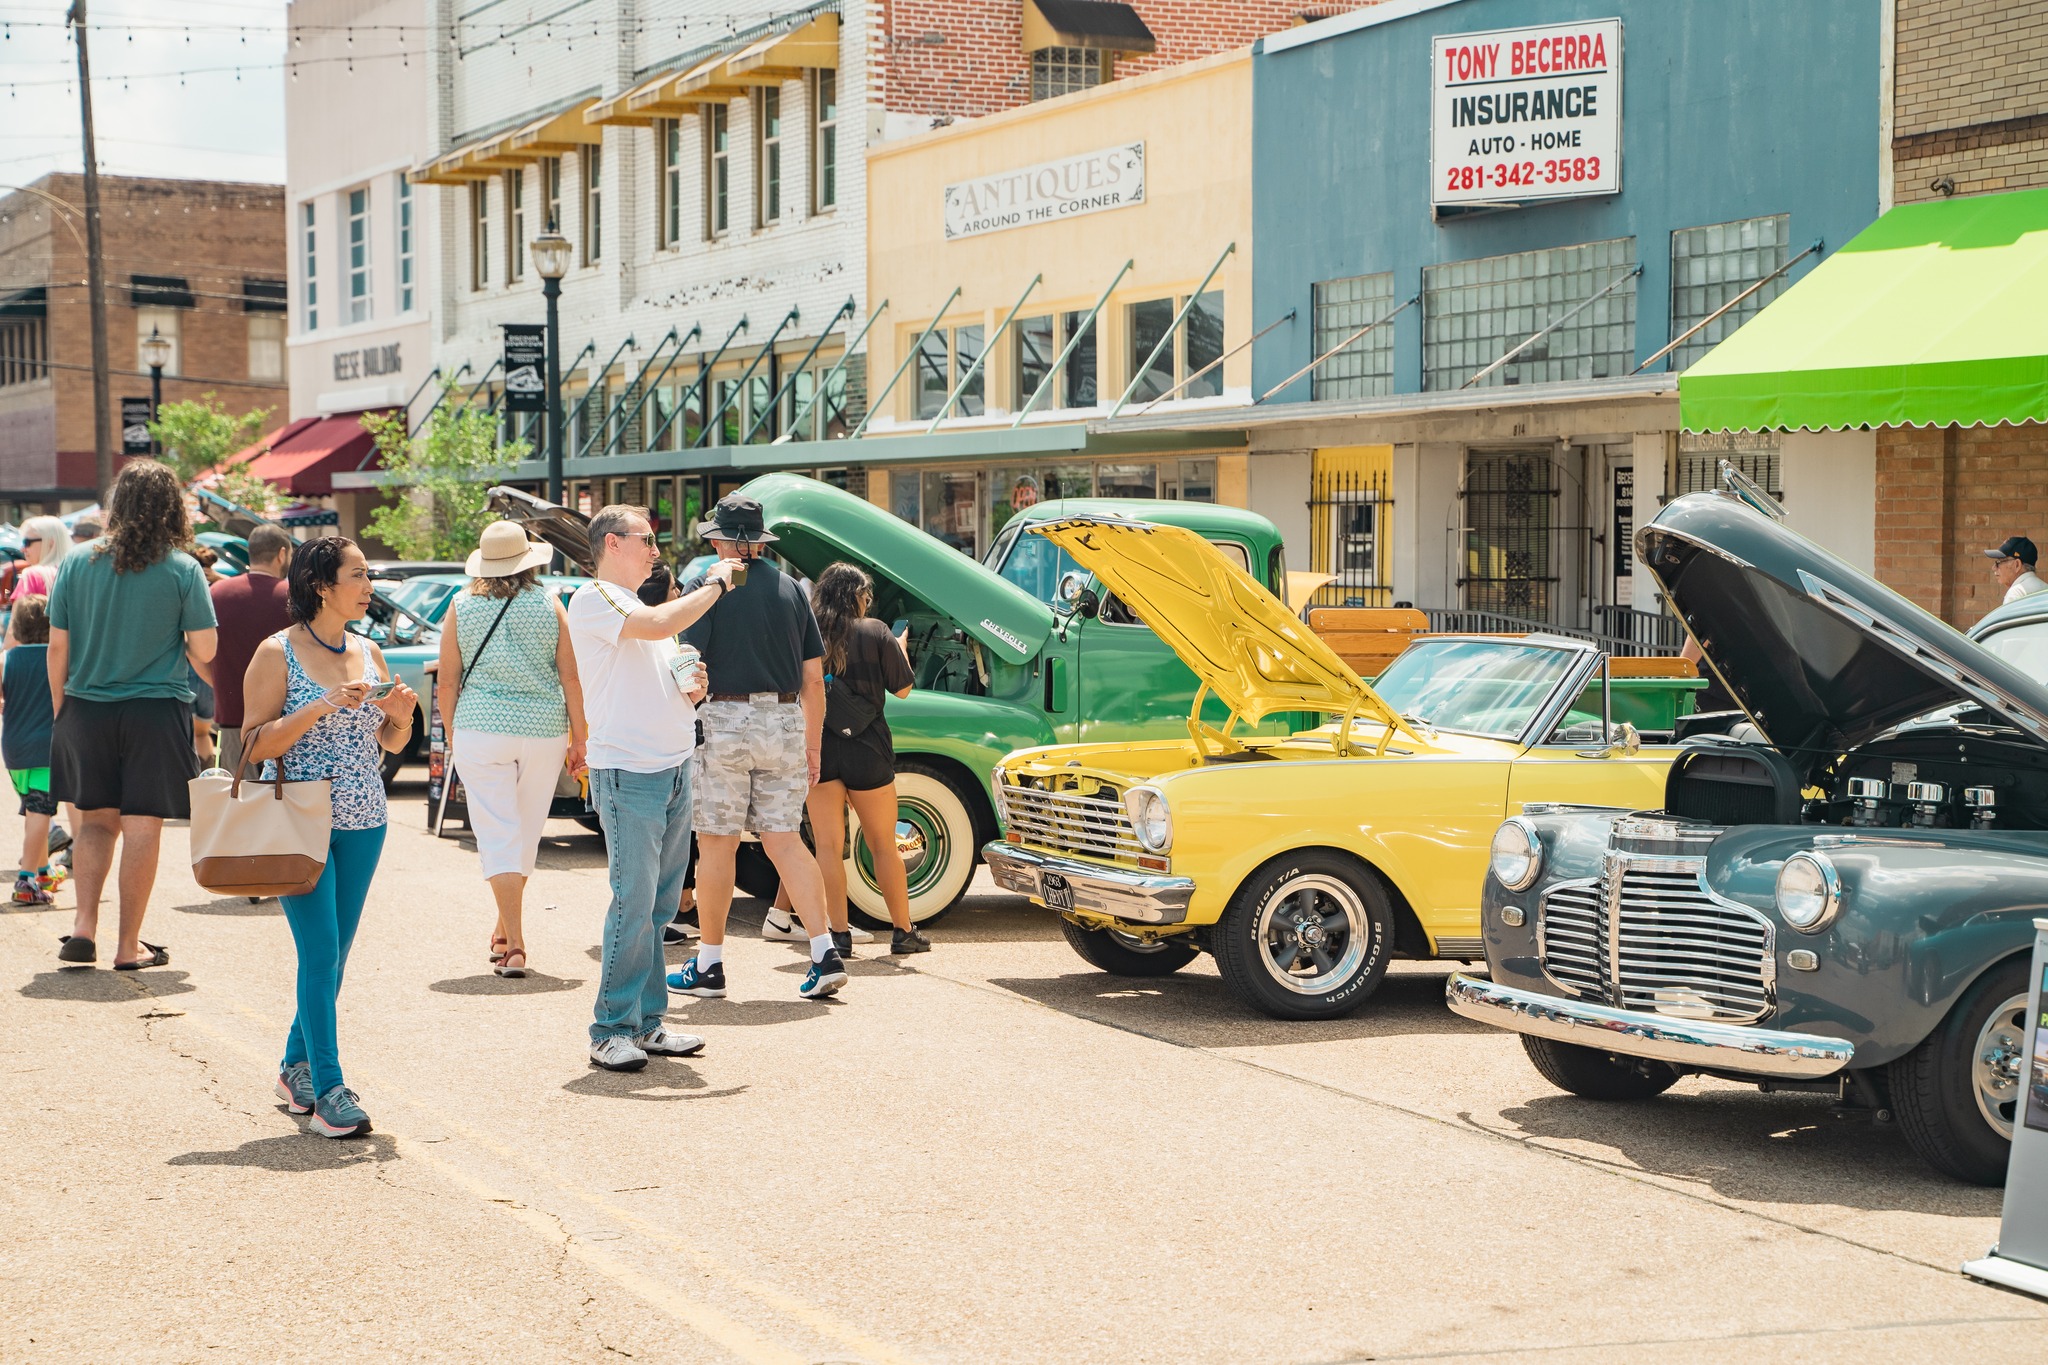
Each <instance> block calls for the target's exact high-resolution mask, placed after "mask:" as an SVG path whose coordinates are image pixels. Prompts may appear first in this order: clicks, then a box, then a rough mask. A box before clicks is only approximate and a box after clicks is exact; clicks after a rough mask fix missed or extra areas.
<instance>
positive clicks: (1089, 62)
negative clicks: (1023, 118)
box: [1031, 47, 1109, 100]
mask: <svg viewBox="0 0 2048 1365" xmlns="http://www.w3.org/2000/svg"><path fill="white" fill-rule="evenodd" d="M1108 79H1109V54H1108V53H1107V52H1096V51H1094V50H1092V49H1090V48H1085V47H1042V48H1040V49H1038V51H1036V52H1034V53H1032V54H1031V98H1032V99H1034V100H1049V99H1053V98H1055V97H1057V96H1060V95H1067V94H1072V93H1073V92H1074V91H1076V90H1087V89H1091V88H1093V87H1094V86H1098V85H1101V84H1102V83H1103V82H1104V81H1107V80H1108Z"/></svg>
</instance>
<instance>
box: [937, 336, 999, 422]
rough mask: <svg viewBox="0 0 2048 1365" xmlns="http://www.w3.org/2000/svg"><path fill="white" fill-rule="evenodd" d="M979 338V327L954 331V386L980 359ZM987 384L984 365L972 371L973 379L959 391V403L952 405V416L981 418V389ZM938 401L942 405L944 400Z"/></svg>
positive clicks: (986, 370) (986, 368)
mask: <svg viewBox="0 0 2048 1365" xmlns="http://www.w3.org/2000/svg"><path fill="white" fill-rule="evenodd" d="M981 338H982V329H981V328H979V327H960V328H956V329H954V332H953V363H954V365H955V366H957V368H956V369H955V370H954V372H953V382H954V383H955V384H958V383H959V382H960V381H961V380H962V379H963V378H965V377H966V375H967V372H968V370H970V369H973V368H974V362H975V361H977V360H979V359H981V347H982V340H981ZM987 382H988V367H987V366H986V365H984V366H982V367H981V368H980V369H978V370H975V371H974V378H973V379H971V380H969V381H968V382H967V385H966V387H965V388H963V389H961V390H960V401H959V402H957V403H955V404H954V405H953V413H952V415H953V416H955V417H979V416H981V413H982V402H981V395H982V389H983V387H984V386H985V385H986V384H987ZM939 401H940V402H941V403H943V402H945V399H943V398H941V399H940V400H939Z"/></svg>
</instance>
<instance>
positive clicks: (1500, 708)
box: [1372, 640, 1580, 739]
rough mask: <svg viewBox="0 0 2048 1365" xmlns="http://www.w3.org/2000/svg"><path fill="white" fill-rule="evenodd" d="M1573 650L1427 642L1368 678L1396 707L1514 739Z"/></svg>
mask: <svg viewBox="0 0 2048 1365" xmlns="http://www.w3.org/2000/svg"><path fill="white" fill-rule="evenodd" d="M1579 657H1580V656H1579V654H1578V652H1577V651H1575V650H1569V649H1556V648H1552V647H1550V646H1547V645H1528V644H1518V643H1510V642H1508V641H1496V640H1424V641H1421V642H1419V643H1417V644H1413V645H1410V646H1409V647H1408V648H1407V649H1406V650H1405V651H1403V652H1402V654H1401V657H1399V658H1398V659H1396V660H1394V662H1393V663H1391V664H1389V665H1387V669H1386V671H1385V672H1384V673H1382V674H1380V675H1379V677H1378V678H1376V679H1374V680H1373V685H1372V690H1373V691H1375V692H1377V693H1379V695H1380V700H1382V701H1384V702H1385V703H1386V704H1387V705H1388V706H1389V707H1391V708H1392V709H1393V710H1395V711H1397V712H1399V713H1400V714H1401V715H1403V716H1406V717H1410V718H1412V719H1416V720H1420V721H1423V722H1424V723H1426V724H1428V725H1432V726H1435V727H1436V728H1438V729H1440V730H1456V731H1459V732H1461V733H1463V734H1472V735H1486V736H1489V737H1492V738H1495V739H1513V738H1516V737H1517V736H1519V735H1520V734H1521V733H1522V732H1523V731H1524V730H1527V729H1528V728H1529V723H1530V722H1531V721H1532V720H1534V719H1535V718H1536V713H1537V712H1539V711H1541V710H1542V709H1543V705H1544V703H1545V702H1547V701H1549V700H1550V698H1551V696H1552V694H1554V693H1555V692H1556V691H1557V689H1558V686H1559V684H1561V683H1562V682H1563V681H1564V679H1565V675H1566V674H1568V673H1570V672H1571V671H1572V665H1573V663H1574V662H1576V661H1577V659H1578V658H1579Z"/></svg>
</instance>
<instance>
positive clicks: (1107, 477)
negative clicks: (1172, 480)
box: [1095, 464, 1159, 498]
mask: <svg viewBox="0 0 2048 1365" xmlns="http://www.w3.org/2000/svg"><path fill="white" fill-rule="evenodd" d="M1095 495H1096V496H1097V497H1099V498H1156V497H1158V496H1159V466H1158V465H1156V464H1101V465H1097V466H1095Z"/></svg>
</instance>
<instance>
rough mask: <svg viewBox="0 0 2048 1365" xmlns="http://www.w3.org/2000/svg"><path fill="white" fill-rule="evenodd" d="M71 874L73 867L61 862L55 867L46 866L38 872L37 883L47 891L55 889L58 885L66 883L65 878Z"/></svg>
mask: <svg viewBox="0 0 2048 1365" xmlns="http://www.w3.org/2000/svg"><path fill="white" fill-rule="evenodd" d="M70 875H71V869H70V868H68V867H66V866H64V865H63V864H62V863H59V864H57V865H56V866H55V867H46V868H44V869H43V870H42V871H40V872H38V873H36V885H37V886H40V887H42V888H43V890H45V891H55V890H56V889H57V888H58V887H60V886H62V885H64V880H65V878H67V877H69V876H70Z"/></svg>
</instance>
